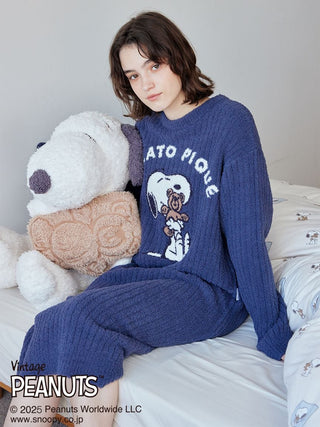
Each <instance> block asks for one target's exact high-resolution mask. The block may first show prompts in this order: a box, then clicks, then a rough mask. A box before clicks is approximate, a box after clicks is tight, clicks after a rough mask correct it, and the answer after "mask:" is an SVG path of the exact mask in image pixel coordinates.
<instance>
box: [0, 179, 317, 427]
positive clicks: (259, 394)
mask: <svg viewBox="0 0 320 427" xmlns="http://www.w3.org/2000/svg"><path fill="white" fill-rule="evenodd" d="M271 185H272V192H273V197H274V219H273V223H272V227H271V230H270V233H269V235H268V237H267V239H266V244H267V246H268V249H269V255H270V259H271V262H272V267H273V271H274V276H275V282H276V284H277V287H278V289H279V291H280V292H281V293H282V295H283V296H284V298H285V301H286V303H287V307H288V316H289V320H290V325H291V327H292V329H293V330H294V332H295V333H294V335H293V337H292V339H291V340H290V343H289V346H288V350H287V354H286V359H285V362H280V361H279V362H278V361H275V360H272V359H270V358H268V357H267V356H265V355H264V354H262V353H261V352H259V351H257V350H256V341H257V340H256V334H255V332H254V329H253V324H252V320H251V319H250V318H248V319H247V321H246V322H245V323H244V324H243V325H242V326H241V327H240V328H239V329H237V330H236V331H234V332H232V333H231V334H229V335H227V336H225V337H222V338H215V339H209V340H206V341H202V342H197V343H193V344H187V345H183V346H173V347H167V348H160V349H157V350H154V351H153V352H151V353H149V354H147V355H142V356H135V355H134V356H131V357H129V358H128V359H126V360H125V365H124V372H125V373H124V376H123V378H122V379H121V380H120V398H119V405H118V412H117V414H116V417H115V422H114V425H115V427H162V426H163V427H165V426H174V427H180V426H181V427H208V426H223V427H247V426H259V427H270V426H272V427H284V426H286V425H288V426H304V425H306V427H316V426H317V427H318V426H319V425H320V388H319V386H318V384H320V189H317V188H313V187H306V186H298V185H290V184H288V183H286V182H283V181H278V180H271ZM35 314H36V310H35V309H34V308H33V307H32V306H31V305H30V304H29V303H27V302H26V301H25V300H24V298H23V297H22V296H21V295H20V293H19V291H18V289H17V288H10V289H3V290H0V385H1V386H2V387H3V388H6V389H8V388H9V387H10V376H11V375H13V374H14V371H13V369H12V362H15V361H16V360H17V359H18V357H19V351H20V348H21V345H22V341H23V337H24V334H25V332H26V331H27V329H28V328H29V327H30V326H31V325H32V323H33V319H34V316H35ZM60 406H61V407H62V411H61V412H63V411H66V408H67V407H68V402H67V401H65V402H62V403H61V405H60ZM62 415H65V417H66V418H69V419H70V418H71V421H75V422H76V421H77V419H76V416H75V415H74V417H75V418H74V419H72V414H70V413H69V414H68V413H64V414H63V413H62Z"/></svg>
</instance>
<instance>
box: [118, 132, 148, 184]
mask: <svg viewBox="0 0 320 427" xmlns="http://www.w3.org/2000/svg"><path fill="white" fill-rule="evenodd" d="M121 130H122V133H123V134H124V136H125V137H126V138H127V140H128V142H129V178H130V180H131V182H132V184H133V185H134V186H137V185H141V184H142V178H143V149H142V141H141V138H140V134H139V132H138V130H137V129H136V128H135V127H134V126H132V125H129V124H121Z"/></svg>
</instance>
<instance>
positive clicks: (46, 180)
mask: <svg viewBox="0 0 320 427" xmlns="http://www.w3.org/2000/svg"><path fill="white" fill-rule="evenodd" d="M29 187H30V189H31V190H32V191H33V192H34V193H36V194H44V193H46V192H47V191H48V190H49V189H50V187H51V179H50V176H49V175H48V174H47V172H46V171H45V170H43V169H38V170H36V171H35V172H33V174H32V175H31V176H30V178H29Z"/></svg>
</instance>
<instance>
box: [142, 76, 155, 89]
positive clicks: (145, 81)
mask: <svg viewBox="0 0 320 427" xmlns="http://www.w3.org/2000/svg"><path fill="white" fill-rule="evenodd" d="M153 87H154V82H153V80H152V79H151V78H149V77H146V78H144V79H143V82H142V88H143V90H145V91H148V90H150V89H152V88H153Z"/></svg>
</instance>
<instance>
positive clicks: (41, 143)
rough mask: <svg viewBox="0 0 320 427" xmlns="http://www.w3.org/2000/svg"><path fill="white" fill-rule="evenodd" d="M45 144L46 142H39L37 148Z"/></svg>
mask: <svg viewBox="0 0 320 427" xmlns="http://www.w3.org/2000/svg"><path fill="white" fill-rule="evenodd" d="M45 144H46V142H39V143H38V144H37V150H39V148H41V147H42V146H43V145H45Z"/></svg>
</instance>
